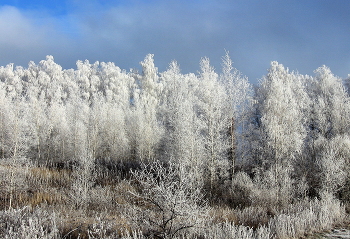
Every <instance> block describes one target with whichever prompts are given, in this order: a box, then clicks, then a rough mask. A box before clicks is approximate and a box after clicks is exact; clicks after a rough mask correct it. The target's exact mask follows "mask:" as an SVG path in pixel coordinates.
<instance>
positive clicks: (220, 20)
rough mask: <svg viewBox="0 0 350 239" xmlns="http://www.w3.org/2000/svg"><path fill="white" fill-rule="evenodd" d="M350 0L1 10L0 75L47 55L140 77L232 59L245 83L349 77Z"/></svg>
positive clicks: (16, 0) (7, 3) (67, 4)
mask: <svg viewBox="0 0 350 239" xmlns="http://www.w3.org/2000/svg"><path fill="white" fill-rule="evenodd" d="M349 16H350V1H349V0H303V1H300V0H283V1H276V0H202V1H200V0H192V1H188V0H163V1H161V0H149V1H142V0H129V1H126V0H116V1H108V0H65V1H64V0H61V1H59V0H50V1H48V0H45V1H39V0H31V1H29V0H27V1H22V0H0V32H1V35H0V65H6V64H8V63H15V65H22V66H27V65H28V62H29V61H31V60H32V61H34V62H36V63H38V62H39V61H40V60H42V59H45V56H46V55H53V56H54V58H55V61H56V62H57V63H58V64H60V65H62V66H63V67H64V68H75V62H76V61H77V60H85V59H88V60H89V61H90V62H95V61H112V62H115V64H116V65H118V66H119V67H121V68H123V69H126V70H129V69H130V68H139V62H140V61H142V60H143V59H144V57H145V56H146V54H148V53H153V54H155V63H156V65H157V66H158V68H159V70H160V71H164V70H165V69H166V68H167V66H168V64H169V63H170V62H171V61H172V60H177V61H178V63H179V64H180V68H181V69H182V72H183V73H188V72H197V71H198V70H199V60H200V58H201V57H205V56H206V57H209V58H210V60H211V63H212V65H213V66H214V67H215V68H216V69H217V70H218V71H220V68H221V57H222V56H223V55H224V54H225V50H228V51H229V52H230V55H231V58H232V60H233V61H234V66H235V67H236V68H237V69H238V70H240V71H241V72H242V73H243V74H245V75H247V76H248V77H249V79H250V80H251V82H253V83H256V82H257V79H258V78H261V77H262V76H263V75H264V74H266V70H267V68H269V64H270V61H275V60H276V61H278V62H280V63H282V64H283V65H285V66H286V67H289V69H291V70H298V71H299V72H300V73H302V74H311V75H312V74H313V71H314V70H315V69H316V68H317V67H319V66H322V65H327V66H329V67H330V68H331V70H332V72H333V73H334V74H336V75H338V76H340V77H343V78H344V77H347V75H348V74H350V17H349Z"/></svg>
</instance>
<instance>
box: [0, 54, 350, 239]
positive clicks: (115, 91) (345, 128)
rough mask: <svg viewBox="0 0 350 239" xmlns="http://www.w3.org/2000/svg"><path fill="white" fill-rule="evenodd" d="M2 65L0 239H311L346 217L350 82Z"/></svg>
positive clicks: (290, 74) (272, 70) (274, 70)
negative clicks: (311, 236)
mask: <svg viewBox="0 0 350 239" xmlns="http://www.w3.org/2000/svg"><path fill="white" fill-rule="evenodd" d="M140 65H141V67H142V72H139V71H138V70H135V69H130V70H129V71H126V70H123V69H120V68H119V67H118V66H116V65H115V64H114V63H111V62H107V63H106V62H95V63H90V62H89V61H87V60H85V61H77V63H76V69H62V67H61V66H60V65H58V64H57V63H55V62H54V58H53V57H52V56H47V57H46V60H42V61H40V62H39V63H38V64H35V63H34V62H29V64H28V67H26V68H25V67H21V66H16V67H14V65H13V64H8V65H6V66H1V67H0V109H1V110H0V177H1V181H0V183H1V184H0V210H1V211H0V237H1V238H8V239H17V238H28V239H29V238H31V239H34V238H47V239H48V238H54V239H58V238H60V239H61V238H62V239H69V238H91V239H92V238H105V239H112V238H113V239H114V238H124V239H143V238H163V239H170V238H173V239H175V238H178V239H180V238H181V239H190V238H193V239H194V238H198V239H199V238H200V239H206V238H208V239H209V238H210V239H226V238H237V239H241V238H242V239H243V238H245V239H248V238H257V239H263V238H281V239H282V238H283V239H284V238H301V237H304V238H305V237H307V236H308V235H311V234H312V233H314V232H320V231H323V230H328V229H331V228H333V227H335V226H339V225H345V224H346V223H348V222H349V217H348V212H349V211H350V120H349V116H350V98H349V97H350V96H349V92H348V90H349V87H350V75H349V77H348V78H347V79H341V78H339V77H337V76H335V75H334V74H333V73H332V72H331V70H330V69H329V68H328V67H326V66H321V67H319V68H318V69H316V70H315V71H314V75H313V76H309V75H302V74H300V73H298V72H295V71H290V70H289V69H288V68H286V67H284V66H283V65H282V64H280V63H278V62H276V61H273V62H271V65H270V67H269V69H268V70H267V72H266V73H262V74H265V75H264V76H263V77H262V78H261V79H260V81H259V83H258V84H257V85H252V84H251V83H250V82H249V81H248V79H247V77H245V76H244V75H243V74H242V73H241V72H240V71H239V70H237V69H236V68H235V67H234V66H233V62H232V60H231V58H230V56H229V53H228V52H227V53H226V55H225V56H223V57H222V69H220V72H217V70H216V69H214V68H213V67H212V66H211V64H210V61H209V59H208V58H206V57H204V58H202V59H201V60H200V64H199V68H200V70H199V71H198V72H197V73H189V74H183V73H181V70H180V66H179V64H178V63H177V62H176V61H173V62H171V63H170V64H169V67H168V69H167V70H166V71H164V72H158V69H157V67H156V66H155V64H154V56H153V55H152V54H149V55H147V56H146V57H145V58H144V60H143V61H141V62H140Z"/></svg>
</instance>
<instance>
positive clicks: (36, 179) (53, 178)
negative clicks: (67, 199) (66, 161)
mask: <svg viewBox="0 0 350 239" xmlns="http://www.w3.org/2000/svg"><path fill="white" fill-rule="evenodd" d="M71 175H72V171H71V170H67V169H59V170H56V169H49V168H45V167H35V168H31V169H30V170H29V174H28V181H29V182H30V183H31V185H32V186H34V187H35V186H36V185H37V186H48V187H58V188H67V187H69V186H70V185H71V183H72V177H71Z"/></svg>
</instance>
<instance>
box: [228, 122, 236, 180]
mask: <svg viewBox="0 0 350 239" xmlns="http://www.w3.org/2000/svg"><path fill="white" fill-rule="evenodd" d="M229 136H230V150H229V160H230V161H231V173H230V174H231V179H233V176H234V174H235V165H236V161H235V158H236V134H235V119H234V118H233V117H232V118H231V123H230V128H229Z"/></svg>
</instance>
